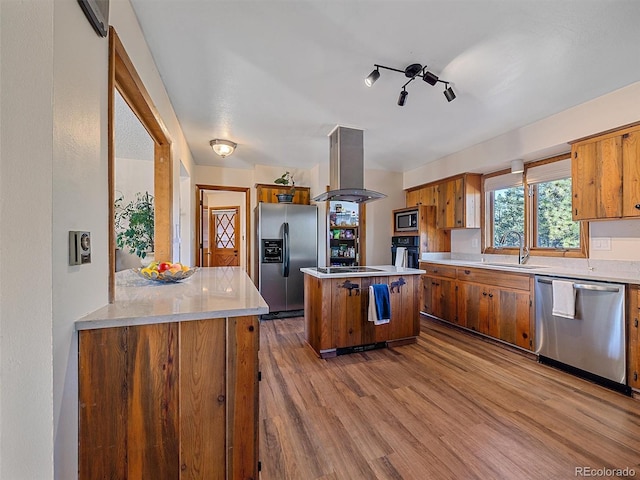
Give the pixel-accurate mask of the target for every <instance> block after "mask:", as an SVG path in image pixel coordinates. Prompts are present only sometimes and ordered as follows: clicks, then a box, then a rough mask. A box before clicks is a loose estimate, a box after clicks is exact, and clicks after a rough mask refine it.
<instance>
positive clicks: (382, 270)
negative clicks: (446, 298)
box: [300, 265, 427, 278]
mask: <svg viewBox="0 0 640 480" xmlns="http://www.w3.org/2000/svg"><path fill="white" fill-rule="evenodd" d="M329 268H331V269H334V268H335V269H337V270H338V269H339V268H341V267H329ZM366 268H370V269H375V270H376V271H367V272H349V271H336V272H335V273H333V272H332V273H323V272H321V271H318V269H317V268H315V267H309V268H301V269H300V271H301V272H302V273H306V274H308V275H311V276H313V277H316V278H353V277H388V276H389V275H420V274H421V273H427V272H426V271H425V270H420V269H418V268H404V267H395V266H393V265H371V266H369V265H367V267H366Z"/></svg>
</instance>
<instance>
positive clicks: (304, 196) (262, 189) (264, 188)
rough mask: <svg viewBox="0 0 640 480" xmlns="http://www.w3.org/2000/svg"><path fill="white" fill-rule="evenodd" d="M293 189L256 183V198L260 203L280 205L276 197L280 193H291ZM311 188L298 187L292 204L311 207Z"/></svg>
mask: <svg viewBox="0 0 640 480" xmlns="http://www.w3.org/2000/svg"><path fill="white" fill-rule="evenodd" d="M290 190H291V187H287V186H281V185H269V184H264V183H256V197H257V199H258V202H264V203H278V197H277V196H276V195H278V194H280V193H289V191H290ZM310 191H311V189H310V187H296V190H295V193H294V194H293V200H292V201H291V203H298V204H301V205H309V204H310V203H311V202H310V200H311V194H310Z"/></svg>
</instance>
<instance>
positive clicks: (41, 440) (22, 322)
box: [0, 1, 54, 480]
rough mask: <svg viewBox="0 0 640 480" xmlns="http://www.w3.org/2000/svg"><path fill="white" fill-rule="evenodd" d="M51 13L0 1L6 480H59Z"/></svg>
mask: <svg viewBox="0 0 640 480" xmlns="http://www.w3.org/2000/svg"><path fill="white" fill-rule="evenodd" d="M53 13H54V5H53V2H37V1H36V2H34V1H31V2H29V1H25V2H4V1H2V2H0V57H1V58H2V62H1V63H0V104H1V105H2V108H1V109H0V262H1V264H2V268H0V478H2V479H7V480H20V479H41V478H53V462H52V459H53V434H54V433H53V432H54V429H53V399H52V378H53V373H52V372H53V363H52V332H51V309H52V288H53V277H52V264H51V253H52V252H51V243H52V205H51V198H52V182H51V178H52V162H51V151H52V136H51V132H52V130H53V117H52V111H51V104H52V93H53V76H52V72H53V63H54V44H53ZM36 32H37V33H36Z"/></svg>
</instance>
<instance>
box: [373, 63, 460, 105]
mask: <svg viewBox="0 0 640 480" xmlns="http://www.w3.org/2000/svg"><path fill="white" fill-rule="evenodd" d="M373 66H374V67H376V68H375V69H374V70H373V71H372V72H371V73H370V74H369V75H368V76H367V78H365V80H364V83H365V85H366V86H367V87H371V86H372V85H373V84H374V83H376V80H378V79H379V78H380V69H381V68H384V69H385V70H391V71H392V72H399V73H404V76H405V77H407V78H408V79H409V80H408V81H407V83H405V84H404V85H403V86H402V90H401V91H400V97H399V98H398V105H400V106H401V107H402V106H404V104H405V102H406V100H407V96H408V95H409V92H407V90H406V88H407V85H409V84H410V83H411V82H413V81H414V80H415V79H416V78H422V80H424V81H425V82H427V83H428V84H429V85H435V84H436V83H438V82H440V83H442V84H444V92H443V93H444V96H445V97H446V98H447V101H449V102H451V101H452V100H453V99H454V98H456V94H455V93H453V89H452V88H451V85H450V84H449V82H447V81H445V80H440V79H439V78H438V76H437V75H436V74H435V73H432V72H429V71H427V66H426V65H425V66H424V67H423V66H422V65H420V64H419V63H412V64H411V65H409V66H408V67H406V68H405V69H404V70H399V69H397V68H392V67H385V66H384V65H378V64H374V65H373Z"/></svg>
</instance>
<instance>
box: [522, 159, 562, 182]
mask: <svg viewBox="0 0 640 480" xmlns="http://www.w3.org/2000/svg"><path fill="white" fill-rule="evenodd" d="M569 177H571V159H570V158H567V159H565V160H560V161H557V162H553V163H545V164H544V165H540V166H537V167H531V168H529V169H528V170H527V183H528V184H529V185H531V184H534V183H543V182H552V181H553V180H561V179H563V178H569Z"/></svg>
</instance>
